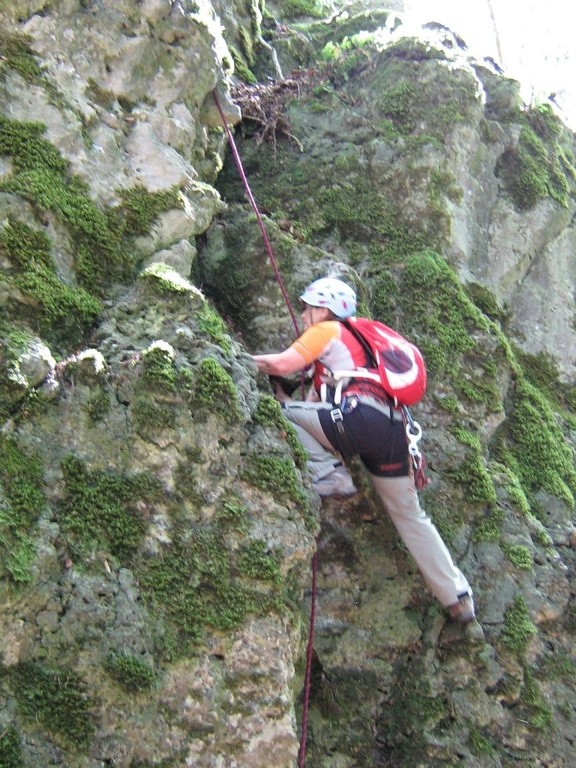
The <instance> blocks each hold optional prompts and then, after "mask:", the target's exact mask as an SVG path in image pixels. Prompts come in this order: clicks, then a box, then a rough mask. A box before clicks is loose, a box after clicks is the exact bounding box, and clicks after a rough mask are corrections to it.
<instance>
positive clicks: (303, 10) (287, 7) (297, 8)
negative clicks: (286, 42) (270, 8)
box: [282, 0, 326, 19]
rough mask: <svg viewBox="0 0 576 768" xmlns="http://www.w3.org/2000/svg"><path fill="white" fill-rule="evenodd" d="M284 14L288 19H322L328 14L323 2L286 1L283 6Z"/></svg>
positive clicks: (308, 0)
mask: <svg viewBox="0 0 576 768" xmlns="http://www.w3.org/2000/svg"><path fill="white" fill-rule="evenodd" d="M282 14H283V15H284V16H285V17H286V18H287V19H290V18H294V17H297V16H310V17H311V18H313V19H321V18H323V17H324V16H325V14H326V5H325V3H324V2H322V0H285V1H284V2H283V4H282Z"/></svg>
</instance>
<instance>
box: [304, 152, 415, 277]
mask: <svg viewBox="0 0 576 768" xmlns="http://www.w3.org/2000/svg"><path fill="white" fill-rule="evenodd" d="M355 162H357V161H355ZM318 203H319V204H320V206H321V211H322V217H323V226H326V225H327V226H331V227H336V228H337V229H338V230H339V232H340V234H341V236H342V237H343V238H344V239H350V240H356V239H359V240H361V241H370V240H373V241H374V242H373V251H372V253H373V256H372V259H373V261H374V262H378V263H379V264H383V263H384V264H386V263H397V262H398V261H401V260H402V259H404V258H405V257H406V256H407V255H408V254H410V253H413V252H414V251H419V250H421V249H422V248H423V247H425V246H426V245H429V244H430V243H429V239H428V237H427V236H426V235H425V234H423V233H421V232H419V231H418V229H417V228H415V227H414V226H413V225H410V224H409V223H408V222H407V221H405V220H404V217H403V215H402V212H401V210H400V209H399V208H398V207H397V206H396V205H395V204H394V203H393V202H392V201H391V200H390V199H389V198H387V197H386V195H385V194H383V193H382V192H378V191H377V190H375V189H374V188H373V186H372V185H371V184H369V183H367V182H366V178H364V177H363V178H359V177H356V176H348V175H345V176H343V177H340V178H339V179H334V182H333V183H332V184H330V186H326V187H325V188H323V189H322V190H321V191H320V194H319V196H318Z"/></svg>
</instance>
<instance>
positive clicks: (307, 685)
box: [212, 90, 318, 768]
mask: <svg viewBox="0 0 576 768" xmlns="http://www.w3.org/2000/svg"><path fill="white" fill-rule="evenodd" d="M212 95H213V96H214V101H215V102H216V106H217V107H218V112H219V113H220V118H221V119H222V125H223V126H224V130H225V131H226V135H227V137H228V141H229V143H230V149H231V150H232V154H233V155H234V161H235V163H236V167H237V169H238V173H239V174H240V178H241V179H242V184H243V185H244V189H245V190H246V195H247V196H248V200H249V201H250V205H251V206H252V208H253V210H254V213H255V214H256V219H257V220H258V226H259V227H260V232H261V233H262V237H263V239H264V244H265V246H266V252H267V253H268V258H269V259H270V264H271V265H272V269H273V270H274V274H275V275H276V280H277V281H278V285H279V286H280V290H281V291H282V296H283V297H284V301H285V302H286V306H287V307H288V311H289V313H290V317H291V318H292V323H293V325H294V330H295V331H296V335H297V336H299V335H300V327H299V325H298V319H297V317H296V314H295V312H294V309H293V307H292V304H291V302H290V297H289V296H288V292H287V290H286V287H285V285H284V281H283V280H282V275H281V274H280V270H279V269H278V264H277V262H276V258H275V257H274V251H273V250H272V245H271V243H270V238H269V237H268V233H267V231H266V227H265V226H264V221H263V220H262V215H261V213H260V210H259V208H258V206H257V205H256V200H255V199H254V195H253V194H252V190H251V189H250V184H249V183H248V179H247V177H246V174H245V172H244V167H243V166H242V160H241V159H240V155H239V154H238V149H237V147H236V143H235V142H234V137H233V136H232V131H231V130H230V127H229V125H228V123H227V122H226V116H225V115H224V112H223V110H222V107H221V106H220V100H219V99H218V94H217V93H216V90H213V91H212ZM302 387H303V388H304V375H303V374H302ZM317 571H318V558H317V553H316V552H314V555H313V556H312V598H311V603H310V628H309V631H308V644H307V646H306V671H305V674H304V699H303V704H302V730H301V736H300V750H299V752H298V768H304V760H305V758H306V738H307V734H308V710H309V702H310V679H311V674H312V653H313V650H314V627H315V623H316V574H317Z"/></svg>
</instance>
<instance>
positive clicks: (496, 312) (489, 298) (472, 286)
mask: <svg viewBox="0 0 576 768" xmlns="http://www.w3.org/2000/svg"><path fill="white" fill-rule="evenodd" d="M465 291H466V293H467V294H468V296H469V297H470V300H471V301H472V302H473V303H474V304H475V306H476V307H478V309H479V310H480V311H481V312H482V313H483V314H484V315H486V317H489V318H490V319H491V320H494V321H495V322H504V321H505V320H506V319H507V317H508V314H509V313H508V312H506V311H505V310H504V309H503V308H502V307H500V305H499V304H498V302H497V301H496V298H495V296H494V294H493V293H492V292H491V291H489V290H488V288H486V287H485V286H483V285H479V284H478V283H467V284H466V286H465Z"/></svg>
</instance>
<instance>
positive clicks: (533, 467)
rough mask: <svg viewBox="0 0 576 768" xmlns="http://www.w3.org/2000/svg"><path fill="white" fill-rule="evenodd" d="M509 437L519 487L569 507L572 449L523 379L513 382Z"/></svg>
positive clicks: (575, 485)
mask: <svg viewBox="0 0 576 768" xmlns="http://www.w3.org/2000/svg"><path fill="white" fill-rule="evenodd" d="M510 436H511V438H512V440H513V442H512V444H511V445H510V452H511V454H512V456H513V457H514V458H515V460H516V464H517V469H518V474H519V476H520V478H521V480H522V485H523V487H524V488H526V489H528V490H529V491H531V492H535V491H537V490H538V489H540V488H541V489H544V490H545V491H547V492H548V493H550V494H551V495H552V496H555V497H556V498H559V499H561V500H562V501H564V502H565V503H566V504H567V505H568V506H569V507H570V508H572V507H573V506H574V495H575V493H576V469H575V466H574V452H573V449H572V447H571V446H570V445H569V443H568V442H567V440H566V438H565V437H564V435H563V433H562V430H561V429H560V427H559V424H558V420H557V418H556V416H555V414H554V411H553V410H552V408H551V407H550V404H549V403H548V401H547V400H546V398H545V397H543V395H542V394H541V392H540V391H539V390H537V389H536V388H535V387H534V386H533V385H532V384H530V383H529V382H527V381H526V380H518V381H517V382H516V387H515V395H514V407H513V409H512V413H511V415H510ZM543 457H546V460H545V461H543Z"/></svg>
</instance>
